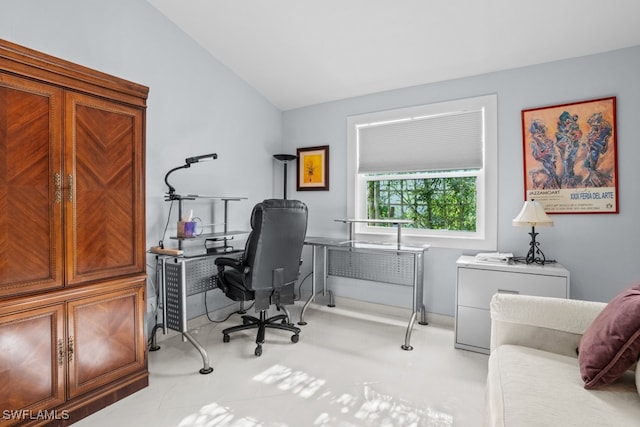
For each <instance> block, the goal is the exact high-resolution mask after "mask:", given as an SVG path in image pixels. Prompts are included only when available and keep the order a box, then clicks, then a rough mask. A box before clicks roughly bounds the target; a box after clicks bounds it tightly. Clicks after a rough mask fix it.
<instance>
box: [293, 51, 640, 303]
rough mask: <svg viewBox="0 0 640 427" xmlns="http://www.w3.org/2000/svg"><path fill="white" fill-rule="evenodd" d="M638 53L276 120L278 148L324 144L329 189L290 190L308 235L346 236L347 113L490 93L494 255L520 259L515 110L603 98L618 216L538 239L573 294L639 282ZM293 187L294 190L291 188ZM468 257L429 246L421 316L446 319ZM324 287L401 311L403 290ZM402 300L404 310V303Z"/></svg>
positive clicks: (571, 220)
mask: <svg viewBox="0 0 640 427" xmlns="http://www.w3.org/2000/svg"><path fill="white" fill-rule="evenodd" d="M638 72H640V47H634V48H629V49H623V50H618V51H613V52H608V53H605V54H601V55H595V56H589V57H582V58H577V59H572V60H566V61H559V62H554V63H548V64H543V65H538V66H533V67H526V68H521V69H514V70H509V71H505V72H496V73H492V74H485V75H481V76H476V77H472V78H465V79H459V80H451V81H446V82H442V83H437V84H429V85H424V86H417V87H411V88H406V89H401V90H394V91H389V92H384V93H377V94H371V95H367V96H362V97H357V98H351V99H346V100H342V101H337V102H331V103H326V104H322V105H316V106H312V107H307V108H300V109H296V110H291V111H286V112H285V113H284V142H285V151H289V152H292V153H295V149H296V147H304V146H314V145H325V144H328V145H330V146H331V155H330V165H331V190H330V191H328V192H296V191H293V192H292V194H291V197H298V198H300V199H302V200H303V201H305V202H306V203H307V204H308V206H309V212H310V225H309V232H310V233H311V234H323V235H336V236H346V230H345V229H344V226H343V225H341V224H339V223H335V222H333V221H332V220H333V219H334V218H343V217H345V215H346V189H345V185H346V154H347V150H346V135H347V132H346V129H347V128H346V119H347V117H348V116H350V115H357V114H363V113H368V112H374V111H380V110H387V109H394V108H401V107H408V106H413V105H420V104H428V103H433V102H440V101H446V100H452V99H459V98H466V97H473V96H478V95H485V94H491V93H496V94H497V95H498V122H499V123H498V126H499V128H498V132H499V171H498V174H499V182H500V184H499V205H498V211H499V218H498V250H500V251H503V252H514V253H515V254H516V255H524V254H525V253H526V251H527V249H528V247H527V245H528V242H529V236H528V234H527V233H528V230H526V229H524V228H514V227H512V225H511V220H512V219H513V218H514V217H515V216H516V215H517V214H518V212H519V210H520V208H521V207H522V203H523V200H524V190H523V187H524V183H523V173H522V168H523V165H522V129H521V116H520V113H521V110H523V109H527V108H533V107H538V106H546V105H555V104H564V103H569V102H573V101H580V100H588V99H595V98H601V97H608V96H616V97H617V122H618V128H617V130H618V133H617V135H618V172H619V175H618V179H619V208H620V213H619V214H617V215H616V214H600V215H594V214H586V215H585V214H582V215H554V216H553V220H554V221H555V226H554V227H553V228H541V229H539V230H537V231H539V232H540V236H539V240H540V241H541V242H542V249H543V250H544V252H545V254H546V255H547V257H548V258H553V259H557V260H558V261H559V262H561V263H562V264H563V265H565V266H566V267H567V268H568V269H569V271H570V273H571V296H572V297H573V298H578V299H588V300H596V301H608V300H609V299H610V298H611V297H612V296H613V295H614V294H615V293H617V292H618V291H620V290H621V289H623V288H625V287H627V286H629V285H632V284H635V283H637V282H639V281H640V249H639V245H638V238H639V237H640V226H639V225H638V218H639V217H640V198H639V197H638V195H639V193H640V190H638V187H637V185H638V184H637V183H638V181H639V179H640V170H639V168H638V166H637V164H638V159H639V158H640V144H639V141H638V132H637V128H636V126H637V124H638V117H640V79H639V78H638ZM293 188H294V190H295V186H294V187H293ZM463 253H469V254H473V253H474V252H472V251H464V250H452V249H438V248H432V249H430V250H429V251H428V252H427V255H426V260H425V271H426V278H425V303H426V306H427V311H429V312H434V313H439V314H446V315H453V310H454V304H455V280H456V265H455V262H456V259H457V258H458V256H460V255H461V254H463ZM331 283H332V285H333V287H334V289H335V292H336V293H337V294H338V295H343V296H352V297H353V296H356V297H359V298H363V299H367V300H370V301H373V302H387V303H391V304H396V305H406V304H407V303H406V302H407V301H410V300H409V299H408V296H407V293H406V292H404V291H402V290H400V291H398V290H394V289H392V288H388V287H385V286H384V285H378V284H374V283H370V284H366V285H365V284H358V285H355V286H354V284H353V283H351V282H345V281H343V280H339V279H332V280H331ZM402 301H404V303H403V302H402Z"/></svg>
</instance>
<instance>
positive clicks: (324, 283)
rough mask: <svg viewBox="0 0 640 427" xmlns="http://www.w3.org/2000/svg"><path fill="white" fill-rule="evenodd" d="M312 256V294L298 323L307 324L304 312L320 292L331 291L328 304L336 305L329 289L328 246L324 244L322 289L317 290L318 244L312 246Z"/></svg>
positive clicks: (303, 308)
mask: <svg viewBox="0 0 640 427" xmlns="http://www.w3.org/2000/svg"><path fill="white" fill-rule="evenodd" d="M311 253H312V255H311V258H312V261H311V262H312V264H311V296H310V297H309V299H308V300H307V302H306V303H305V304H304V307H302V312H301V313H300V321H299V322H298V325H306V324H307V322H305V320H304V314H305V313H306V312H307V308H308V307H309V305H311V301H313V300H314V299H315V298H316V295H318V294H319V293H320V292H322V295H323V296H326V295H327V293H329V304H327V306H328V307H335V306H336V305H335V302H334V300H333V292H331V291H330V290H327V247H326V246H322V290H321V291H316V287H317V286H316V274H318V269H317V268H316V267H317V265H318V250H317V246H316V245H313V246H312V247H311Z"/></svg>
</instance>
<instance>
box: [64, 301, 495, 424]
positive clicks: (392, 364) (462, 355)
mask: <svg viewBox="0 0 640 427" xmlns="http://www.w3.org/2000/svg"><path fill="white" fill-rule="evenodd" d="M301 306H302V304H301V303H296V305H295V306H294V307H292V308H291V310H290V311H291V316H292V318H293V320H295V321H298V320H299V313H300V308H301ZM251 314H253V310H251ZM305 320H307V322H308V324H307V325H306V326H302V328H303V331H302V334H301V337H300V341H299V342H298V343H296V344H293V343H292V342H291V341H290V334H289V333H287V332H284V331H277V330H268V331H267V337H266V342H265V344H264V346H263V350H264V351H263V354H262V356H261V357H256V356H255V355H254V354H253V352H254V348H255V343H254V339H255V330H253V331H243V332H240V333H236V334H234V335H232V338H231V341H230V342H229V343H227V344H224V343H223V342H222V334H221V332H220V331H221V330H222V329H223V328H225V327H228V326H232V325H235V324H239V323H241V320H240V318H239V316H238V315H234V316H233V317H232V318H231V319H230V320H228V321H227V322H226V323H223V324H213V323H212V324H207V325H206V326H203V327H200V328H198V329H196V330H194V331H193V336H194V337H196V339H197V340H198V341H199V342H200V343H201V344H202V345H203V347H204V348H205V349H206V350H207V352H208V354H209V359H210V363H211V366H212V367H213V368H214V371H213V372H212V373H211V374H209V375H201V374H199V373H198V370H199V369H200V368H201V367H202V366H203V364H202V358H201V357H200V354H199V353H198V352H197V351H196V349H195V348H194V347H193V346H192V345H191V344H190V343H188V342H182V340H181V338H180V337H179V336H173V337H170V338H167V339H164V340H161V341H160V342H159V344H160V345H161V347H162V348H161V349H160V350H159V351H157V352H150V353H149V372H150V378H149V387H147V388H145V389H144V390H141V391H140V392H138V393H135V394H133V395H131V396H129V397H127V398H125V399H123V400H121V401H119V402H117V403H115V404H114V405H111V406H109V407H107V408H105V409H104V410H102V411H100V412H98V413H96V414H93V415H91V416H89V417H88V418H86V419H84V420H81V421H80V422H79V423H77V424H75V425H76V426H79V427H84V426H87V427H100V426H105V427H106V426H109V427H112V426H120V427H128V426H149V427H151V426H154V427H163V426H180V427H187V426H189V427H209V426H216V427H249V426H251V427H255V426H278V427H284V426H287V427H305V426H331V427H334V426H336V427H354V426H403V427H404V426H462V427H466V426H480V425H481V424H482V419H481V415H482V408H483V405H484V384H485V379H486V374H487V356H485V355H482V354H477V353H472V352H468V351H463V350H456V349H454V348H453V331H452V330H451V328H448V327H443V326H438V325H437V324H431V325H428V326H422V325H419V324H417V323H416V325H415V327H414V331H413V335H412V338H411V344H412V345H413V347H414V350H413V351H404V350H402V349H401V348H400V345H401V344H403V343H404V336H405V329H406V324H407V323H406V322H407V320H408V319H405V318H399V317H394V316H389V315H385V316H379V315H371V314H366V313H364V312H363V311H354V310H353V309H344V308H339V307H338V308H327V307H323V306H320V305H315V304H312V305H311V306H310V309H309V311H307V313H306V315H305Z"/></svg>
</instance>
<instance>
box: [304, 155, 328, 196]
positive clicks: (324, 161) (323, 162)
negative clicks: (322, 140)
mask: <svg viewBox="0 0 640 427" xmlns="http://www.w3.org/2000/svg"><path fill="white" fill-rule="evenodd" d="M297 155H298V174H297V178H296V185H297V190H298V191H309V190H329V146H328V145H323V146H320V147H306V148H298V150H297Z"/></svg>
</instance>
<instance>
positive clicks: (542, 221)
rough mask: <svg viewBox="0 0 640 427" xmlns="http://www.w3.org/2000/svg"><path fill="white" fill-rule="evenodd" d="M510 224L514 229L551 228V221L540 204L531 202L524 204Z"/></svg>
mask: <svg viewBox="0 0 640 427" xmlns="http://www.w3.org/2000/svg"><path fill="white" fill-rule="evenodd" d="M512 224H513V226H514V227H537V226H545V227H551V226H552V225H553V220H552V219H551V218H550V217H549V215H547V213H546V212H545V211H544V208H543V207H542V205H541V204H540V203H538V202H536V201H535V200H531V201H526V202H524V206H523V207H522V210H521V211H520V213H519V214H518V216H516V217H515V218H514V219H513V222H512Z"/></svg>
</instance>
